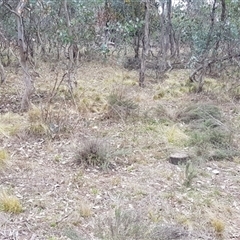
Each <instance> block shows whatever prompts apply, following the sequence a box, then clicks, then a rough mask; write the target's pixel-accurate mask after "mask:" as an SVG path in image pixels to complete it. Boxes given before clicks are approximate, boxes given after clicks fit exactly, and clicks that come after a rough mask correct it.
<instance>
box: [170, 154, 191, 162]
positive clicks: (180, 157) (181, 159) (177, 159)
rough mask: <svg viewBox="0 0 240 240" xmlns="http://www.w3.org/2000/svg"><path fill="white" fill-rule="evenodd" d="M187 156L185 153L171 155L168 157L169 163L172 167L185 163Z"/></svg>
mask: <svg viewBox="0 0 240 240" xmlns="http://www.w3.org/2000/svg"><path fill="white" fill-rule="evenodd" d="M188 158H189V156H188V155H187V154H186V153H173V154H171V155H170V157H169V162H170V163H172V164H174V165H179V164H183V163H186V162H187V160H188Z"/></svg>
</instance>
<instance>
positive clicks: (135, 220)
mask: <svg viewBox="0 0 240 240" xmlns="http://www.w3.org/2000/svg"><path fill="white" fill-rule="evenodd" d="M98 228H99V230H98V232H99V233H98V237H100V238H101V239H106V240H124V239H139V240H140V239H149V238H148V237H147V235H148V230H149V229H148V227H147V225H146V223H145V222H144V221H143V219H142V218H141V216H140V214H139V213H138V212H137V211H123V210H122V209H120V208H117V209H115V214H114V216H113V217H112V218H107V219H104V221H101V222H99V226H98Z"/></svg>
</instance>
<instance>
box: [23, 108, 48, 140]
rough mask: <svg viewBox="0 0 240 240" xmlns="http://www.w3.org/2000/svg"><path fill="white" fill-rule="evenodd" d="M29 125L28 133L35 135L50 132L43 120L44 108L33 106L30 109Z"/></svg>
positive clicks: (43, 134)
mask: <svg viewBox="0 0 240 240" xmlns="http://www.w3.org/2000/svg"><path fill="white" fill-rule="evenodd" d="M27 114H28V122H29V126H28V129H27V133H28V134H29V135H33V136H41V137H42V136H45V135H47V134H48V133H49V128H48V126H47V124H46V123H45V122H44V121H43V115H42V110H41V109H39V108H37V107H35V106H33V107H32V108H31V109H30V110H29V111H28V113H27Z"/></svg>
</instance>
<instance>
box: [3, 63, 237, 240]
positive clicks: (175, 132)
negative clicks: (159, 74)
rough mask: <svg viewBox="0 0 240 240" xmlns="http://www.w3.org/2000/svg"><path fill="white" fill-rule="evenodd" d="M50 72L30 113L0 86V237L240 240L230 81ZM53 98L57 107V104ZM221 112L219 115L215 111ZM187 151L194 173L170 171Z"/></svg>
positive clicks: (13, 88) (39, 82)
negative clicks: (198, 87) (67, 78)
mask: <svg viewBox="0 0 240 240" xmlns="http://www.w3.org/2000/svg"><path fill="white" fill-rule="evenodd" d="M59 69H61V66H59V68H58V69H55V70H54V69H51V66H48V65H41V67H40V68H39V74H40V78H38V79H36V81H35V87H36V94H35V95H34V96H33V99H32V107H31V109H30V110H29V111H28V112H27V113H18V109H19V105H20V101H19V92H20V90H19V86H21V84H20V80H19V75H17V74H16V75H15V73H11V74H10V75H9V78H8V81H7V83H5V84H4V85H2V86H1V87H0V111H1V115H0V171H1V175H0V184H1V185H0V210H1V211H0V229H1V230H0V239H32V240H33V239H47V240H57V239H72V240H77V239H79V240H80V239H109V240H110V239H116V240H117V239H118V240H119V239H122V240H123V239H137V240H138V239H139V240H140V239H144V240H145V239H161V240H164V239H192V240H195V239H240V234H239V232H240V204H239V199H240V184H239V181H240V180H239V172H240V165H239V163H240V157H239V154H238V152H239V146H238V141H239V137H240V132H239V125H240V114H239V106H238V102H236V101H234V100H233V96H232V95H231V94H230V93H229V92H228V91H227V90H228V86H227V84H225V83H224V82H223V81H221V80H219V79H218V80H214V79H210V78H208V79H207V81H206V85H205V89H204V92H203V93H201V94H195V93H194V89H195V86H194V85H193V84H190V83H189V82H188V74H189V73H188V72H187V71H186V70H174V71H171V72H169V73H168V74H167V77H166V78H165V79H164V80H155V79H153V78H152V77H151V76H148V77H147V79H146V87H145V88H143V89H140V88H139V87H138V85H137V79H138V73H137V72H136V71H127V70H124V69H122V68H120V67H119V66H116V65H110V64H109V65H108V64H100V63H86V64H84V65H82V66H81V67H79V69H78V72H77V73H76V76H75V77H76V81H77V87H76V89H74V91H73V93H69V91H68V87H67V85H65V84H64V83H63V84H61V85H60V86H59V88H57V89H56V90H54V84H55V83H56V81H58V83H59V82H60V80H61V76H62V75H63V72H62V71H61V70H59ZM50 99H51V102H50ZM209 106H210V107H209ZM176 152H185V153H187V154H188V155H189V159H190V162H188V163H187V164H186V165H184V164H183V165H179V166H177V165H173V164H171V163H169V161H168V159H169V156H170V154H172V153H176Z"/></svg>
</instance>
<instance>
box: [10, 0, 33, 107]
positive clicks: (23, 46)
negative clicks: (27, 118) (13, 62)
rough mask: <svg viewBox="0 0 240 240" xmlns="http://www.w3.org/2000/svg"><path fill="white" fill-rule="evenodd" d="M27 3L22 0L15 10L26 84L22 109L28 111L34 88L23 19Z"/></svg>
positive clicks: (21, 62) (25, 0)
mask: <svg viewBox="0 0 240 240" xmlns="http://www.w3.org/2000/svg"><path fill="white" fill-rule="evenodd" d="M26 4H27V0H20V1H19V3H18V6H17V8H16V12H14V13H15V14H16V16H17V29H18V47H19V54H20V65H21V67H22V69H23V83H24V85H25V90H24V93H23V95H22V101H21V110H22V111H26V110H27V109H28V108H29V103H30V100H29V99H30V96H31V94H32V93H33V90H34V88H33V84H32V79H31V76H30V74H29V73H28V66H27V60H28V52H27V45H26V43H25V38H24V26H23V19H22V12H23V10H24V7H25V6H26Z"/></svg>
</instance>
